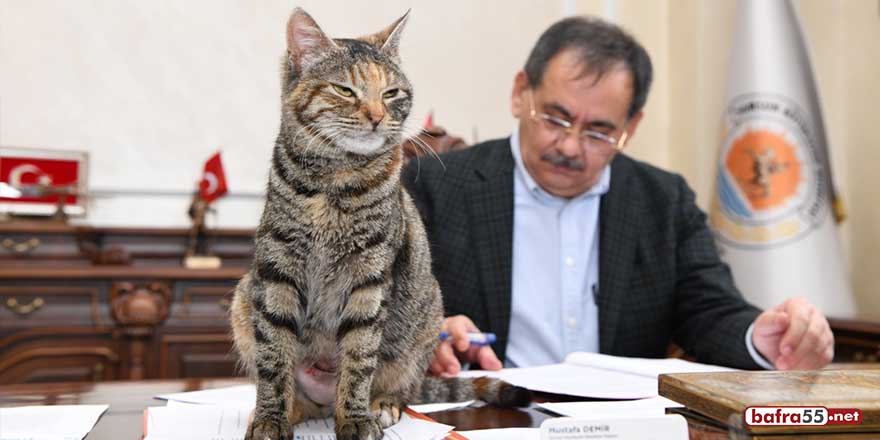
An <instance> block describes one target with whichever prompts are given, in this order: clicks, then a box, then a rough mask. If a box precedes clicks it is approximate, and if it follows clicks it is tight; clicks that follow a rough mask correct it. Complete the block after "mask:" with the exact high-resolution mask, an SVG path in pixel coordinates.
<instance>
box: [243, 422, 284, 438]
mask: <svg viewBox="0 0 880 440" xmlns="http://www.w3.org/2000/svg"><path fill="white" fill-rule="evenodd" d="M244 440H290V426H288V423H286V422H283V421H282V420H278V419H275V418H272V417H254V419H253V420H251V424H250V425H249V426H248V430H247V434H245V436H244Z"/></svg>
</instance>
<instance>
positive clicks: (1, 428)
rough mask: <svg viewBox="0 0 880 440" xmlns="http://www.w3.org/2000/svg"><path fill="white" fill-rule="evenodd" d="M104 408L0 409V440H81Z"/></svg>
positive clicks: (58, 406)
mask: <svg viewBox="0 0 880 440" xmlns="http://www.w3.org/2000/svg"><path fill="white" fill-rule="evenodd" d="M107 408H108V406H107V405H51V406H20V407H16V408H0V440H6V439H9V440H12V439H16V440H18V439H22V440H23V439H27V440H73V439H76V440H81V439H82V438H83V437H85V436H86V434H88V433H89V431H91V430H92V428H93V427H94V426H95V423H97V422H98V418H99V417H101V414H103V413H104V411H107Z"/></svg>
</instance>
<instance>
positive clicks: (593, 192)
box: [510, 126, 611, 200]
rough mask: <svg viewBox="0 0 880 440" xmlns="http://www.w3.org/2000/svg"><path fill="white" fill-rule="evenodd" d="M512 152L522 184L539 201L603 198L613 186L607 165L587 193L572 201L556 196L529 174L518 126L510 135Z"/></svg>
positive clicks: (609, 167) (609, 166)
mask: <svg viewBox="0 0 880 440" xmlns="http://www.w3.org/2000/svg"><path fill="white" fill-rule="evenodd" d="M510 151H511V153H512V154H513V160H514V162H515V163H516V174H517V176H518V177H519V178H520V179H522V182H523V183H524V184H525V186H526V188H528V190H529V194H532V195H533V196H534V197H537V198H538V199H539V200H540V199H543V200H577V199H581V198H586V197H591V196H601V195H603V194H605V193H607V192H608V188H609V186H610V185H611V165H610V164H609V165H605V169H604V170H602V176H600V177H599V181H598V182H596V183H595V184H594V185H593V186H592V187H591V188H590V189H588V190H587V191H585V192H583V193H581V194H578V195H577V196H575V197H572V198H571V199H566V198H564V197H558V196H554V195H553V194H550V193H548V192H547V191H544V189H543V188H541V187H540V186H539V185H538V182H535V179H533V178H532V176H531V174H529V171H528V169H527V168H526V165H525V163H524V162H523V159H522V151H520V145H519V127H518V126H515V127H514V128H513V133H512V134H511V135H510Z"/></svg>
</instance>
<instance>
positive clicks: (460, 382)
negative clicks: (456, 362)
mask: <svg viewBox="0 0 880 440" xmlns="http://www.w3.org/2000/svg"><path fill="white" fill-rule="evenodd" d="M473 399H479V400H482V401H484V402H486V403H488V404H491V405H497V406H500V407H505V408H512V407H521V406H528V405H529V403H531V402H532V392H531V391H529V390H527V389H525V388H523V387H518V386H514V385H511V384H509V383H507V382H505V381H503V380H500V379H493V378H489V377H477V378H464V377H453V378H440V377H434V376H428V377H425V380H424V381H423V382H422V389H421V392H420V393H419V396H418V400H419V401H418V402H412V403H414V404H415V403H437V402H463V401H465V400H473Z"/></svg>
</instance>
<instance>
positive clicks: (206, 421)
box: [144, 401, 453, 440]
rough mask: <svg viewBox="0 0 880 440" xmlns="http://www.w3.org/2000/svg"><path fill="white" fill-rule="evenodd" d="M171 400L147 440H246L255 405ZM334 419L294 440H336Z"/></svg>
mask: <svg viewBox="0 0 880 440" xmlns="http://www.w3.org/2000/svg"><path fill="white" fill-rule="evenodd" d="M174 402H175V401H169V404H168V406H159V407H151V408H149V411H148V417H147V434H148V435H147V437H146V438H145V439H144V440H242V439H243V438H244V434H245V432H247V426H248V417H249V416H250V413H251V411H252V410H253V406H221V405H206V404H189V403H183V402H179V401H178V402H176V403H174ZM333 428H334V423H333V419H320V420H309V421H306V422H305V423H301V424H298V425H296V426H294V427H293V438H294V440H335V439H336V435H335V434H334V432H333ZM452 429H453V427H452V426H449V425H444V424H441V423H434V422H428V421H425V420H420V419H415V418H412V417H410V416H409V415H407V414H402V415H401V417H400V422H398V423H397V424H395V425H394V426H391V427H389V428H387V429H385V438H386V439H389V440H401V439H406V440H410V439H412V440H433V439H435V438H442V437H445V436H446V434H448V433H449V431H451V430H452Z"/></svg>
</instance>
